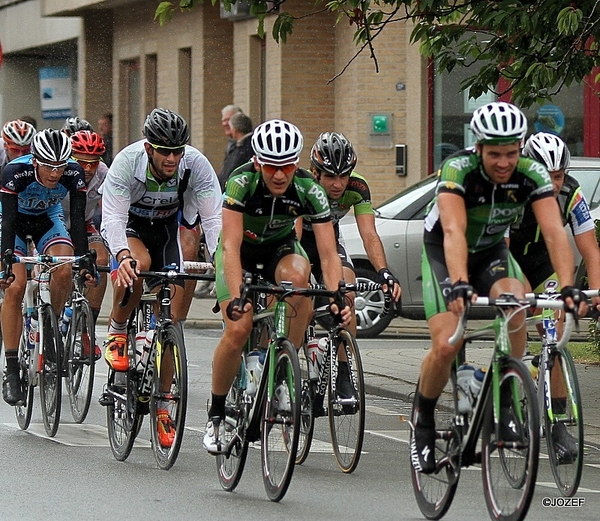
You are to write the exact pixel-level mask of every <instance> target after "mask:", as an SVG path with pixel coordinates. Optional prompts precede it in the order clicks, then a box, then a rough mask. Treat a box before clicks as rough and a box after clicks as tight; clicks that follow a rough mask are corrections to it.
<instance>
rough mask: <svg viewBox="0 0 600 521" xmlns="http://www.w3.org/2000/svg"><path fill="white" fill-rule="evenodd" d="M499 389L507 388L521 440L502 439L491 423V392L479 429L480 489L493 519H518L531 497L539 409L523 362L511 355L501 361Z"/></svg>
mask: <svg viewBox="0 0 600 521" xmlns="http://www.w3.org/2000/svg"><path fill="white" fill-rule="evenodd" d="M500 364H501V365H500V378H499V381H500V391H501V392H506V390H507V389H510V393H511V395H512V404H511V409H512V413H513V416H514V418H515V420H516V421H517V422H519V423H520V425H519V427H518V430H519V431H520V432H521V438H522V439H521V440H520V441H517V442H504V441H503V440H502V439H501V437H500V436H499V435H498V432H499V430H500V429H499V427H500V426H499V425H498V426H496V425H495V423H494V414H493V413H494V405H493V400H492V397H491V396H490V398H489V400H488V403H487V405H486V412H485V419H484V423H483V429H482V476H483V492H484V495H485V500H486V504H487V508H488V511H489V513H490V516H491V517H492V519H503V520H506V521H519V520H521V519H524V517H525V516H526V515H527V511H528V509H529V505H530V503H531V498H532V497H533V492H534V487H535V480H536V476H537V469H538V457H539V442H540V439H539V413H538V407H537V402H536V393H535V388H534V384H533V380H532V379H531V376H530V375H529V371H528V370H527V368H526V367H525V365H524V364H523V363H522V362H521V361H520V360H516V359H514V358H512V357H507V358H505V359H504V360H502V361H501V362H500Z"/></svg>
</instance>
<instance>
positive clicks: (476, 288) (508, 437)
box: [411, 102, 587, 473]
mask: <svg viewBox="0 0 600 521" xmlns="http://www.w3.org/2000/svg"><path fill="white" fill-rule="evenodd" d="M471 130H472V131H473V133H474V135H475V138H476V144H475V147H474V148H471V149H466V150H462V151H459V152H457V153H455V154H453V155H451V156H450V157H449V158H447V159H446V160H445V161H444V163H443V164H442V166H441V169H440V172H439V173H438V175H439V180H438V185H437V189H436V196H435V197H434V199H433V201H432V202H431V204H430V206H429V208H428V212H427V215H426V218H425V231H424V244H423V258H422V273H423V295H424V302H425V312H426V316H427V319H428V326H429V331H430V334H431V340H432V348H431V350H430V351H429V353H428V354H427V355H426V356H425V358H424V359H423V363H422V365H421V374H420V378H419V385H418V389H417V393H416V396H415V411H416V421H415V425H414V435H413V437H412V440H411V461H412V464H413V466H414V468H415V469H416V470H418V471H421V472H424V473H431V472H433V471H434V470H435V466H436V462H435V430H434V429H435V421H434V409H435V405H436V402H437V399H438V397H439V395H440V394H441V392H442V390H443V388H444V386H445V385H446V382H447V380H448V377H449V375H450V368H451V365H452V362H453V360H454V358H455V356H456V353H457V352H458V350H459V349H460V345H458V346H451V345H450V344H449V343H448V339H449V338H450V336H451V335H452V333H453V332H454V330H455V328H456V325H457V323H458V319H459V316H460V314H461V313H462V311H463V310H464V305H465V299H467V298H471V296H475V295H474V294H475V293H476V292H480V293H483V294H488V295H490V296H491V297H497V296H499V295H500V294H502V293H512V294H514V295H515V296H516V297H523V296H524V293H525V288H524V285H523V275H522V273H521V270H520V268H519V266H518V264H517V263H516V262H515V260H514V259H513V257H512V256H511V254H510V251H509V250H508V246H507V245H506V242H505V241H504V240H503V238H504V233H505V230H506V228H507V227H508V226H509V225H510V224H511V223H512V222H514V220H515V217H516V216H517V215H518V214H519V213H520V212H521V211H522V209H523V207H524V206H525V204H526V203H527V202H528V201H531V204H532V209H533V212H534V214H535V216H536V219H537V221H538V223H539V225H540V229H541V232H542V233H543V235H544V237H546V242H547V244H548V249H549V253H550V258H551V260H552V265H553V266H554V268H555V271H556V272H557V273H558V277H559V280H560V282H561V285H562V288H563V289H562V296H563V297H564V298H565V300H566V306H568V307H569V308H570V309H574V308H575V306H576V305H578V308H579V311H580V312H585V311H586V310H587V305H586V303H585V298H582V296H581V293H580V292H579V290H578V289H576V288H574V287H573V286H572V284H573V275H572V271H573V265H574V260H573V253H572V252H571V249H570V247H569V242H568V239H567V235H566V232H565V230H564V228H563V224H562V220H561V218H560V212H559V211H558V206H557V205H556V203H555V201H554V199H553V189H552V182H551V180H550V176H549V175H548V171H547V170H546V168H545V167H544V166H543V165H541V164H540V163H537V162H536V161H534V160H532V159H529V158H525V157H520V146H521V142H522V140H523V138H524V137H525V133H526V132H527V120H526V118H525V115H524V114H523V113H522V112H521V111H520V110H519V109H518V108H517V107H516V106H514V105H511V104H510V103H505V102H493V103H489V104H487V105H484V106H482V107H480V108H478V109H477V110H475V112H474V113H473V116H472V119H471ZM542 217H543V219H542ZM524 322H525V317H524V314H523V313H518V314H516V315H515V316H514V317H513V319H512V320H511V322H510V330H511V333H510V341H511V345H512V354H513V355H514V356H515V357H517V358H521V355H522V354H523V349H524V347H525V335H526V330H525V327H524ZM500 400H501V419H500V420H501V421H500V435H501V437H502V438H503V439H504V440H505V441H519V440H521V439H522V434H523V429H522V426H521V425H520V424H519V421H518V419H517V416H516V415H515V413H514V412H513V410H512V408H511V396H510V393H509V392H502V394H501V398H500Z"/></svg>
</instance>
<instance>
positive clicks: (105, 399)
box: [98, 393, 112, 407]
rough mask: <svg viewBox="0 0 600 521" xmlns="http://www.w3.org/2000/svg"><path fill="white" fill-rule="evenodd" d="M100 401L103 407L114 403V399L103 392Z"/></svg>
mask: <svg viewBox="0 0 600 521" xmlns="http://www.w3.org/2000/svg"><path fill="white" fill-rule="evenodd" d="M98 403H99V404H100V405H102V407H108V406H109V405H111V404H112V399H111V398H110V396H109V395H108V394H107V393H102V394H101V395H100V398H98Z"/></svg>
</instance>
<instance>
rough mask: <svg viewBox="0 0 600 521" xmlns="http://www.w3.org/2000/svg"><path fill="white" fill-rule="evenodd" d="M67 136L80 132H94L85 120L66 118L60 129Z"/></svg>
mask: <svg viewBox="0 0 600 521" xmlns="http://www.w3.org/2000/svg"><path fill="white" fill-rule="evenodd" d="M61 130H62V131H63V132H64V133H65V134H67V136H72V135H73V134H75V132H79V131H80V130H94V129H93V128H92V125H90V122H89V121H88V120H87V119H83V118H78V117H77V116H75V117H74V118H67V119H65V122H64V124H63V126H62V129H61Z"/></svg>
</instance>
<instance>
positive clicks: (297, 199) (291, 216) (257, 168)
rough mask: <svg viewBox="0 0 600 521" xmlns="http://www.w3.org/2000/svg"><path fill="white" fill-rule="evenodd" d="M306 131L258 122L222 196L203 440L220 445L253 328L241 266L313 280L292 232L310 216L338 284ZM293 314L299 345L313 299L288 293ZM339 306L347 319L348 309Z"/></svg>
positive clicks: (275, 278) (293, 336)
mask: <svg viewBox="0 0 600 521" xmlns="http://www.w3.org/2000/svg"><path fill="white" fill-rule="evenodd" d="M302 143H303V138H302V134H301V133H300V131H299V130H298V128H297V127H296V126H295V125H292V124H291V123H288V122H287V121H282V120H278V119H273V120H269V121H266V122H264V123H262V124H261V125H259V126H258V127H257V128H256V129H255V131H254V134H253V136H252V148H253V150H254V154H255V155H254V158H253V161H252V162H251V163H247V164H245V165H242V166H240V167H239V168H238V169H236V170H234V172H233V173H232V175H231V177H230V178H229V180H228V181H227V184H226V189H225V194H224V195H223V231H222V233H221V238H220V242H219V247H218V248H217V253H216V255H215V268H216V270H217V273H216V290H217V299H218V301H219V306H220V308H221V313H222V315H223V321H224V323H225V330H224V333H223V336H222V338H221V340H220V341H219V344H218V345H217V347H216V349H215V353H214V355H213V374H212V399H211V406H210V409H209V412H208V417H209V419H208V423H207V424H206V433H205V436H204V447H205V448H206V449H207V450H208V451H209V452H210V453H216V452H217V450H218V449H217V444H216V440H215V431H216V430H217V429H218V428H219V426H222V422H221V420H222V419H223V418H224V417H225V397H226V395H227V393H228V391H229V388H230V387H231V383H232V382H233V380H234V378H235V375H236V374H237V372H238V369H239V364H240V354H241V352H242V349H243V346H244V344H245V342H246V340H247V339H248V337H249V336H250V332H251V329H252V313H251V310H252V305H251V303H250V302H249V301H246V302H240V283H241V282H242V280H243V279H242V270H246V271H249V272H251V273H254V272H255V271H256V269H257V265H262V266H263V269H262V275H263V277H264V278H265V280H267V281H270V282H274V283H280V282H281V281H290V282H291V283H292V284H293V285H294V286H296V287H308V281H309V277H310V264H309V262H308V259H307V258H306V254H305V252H304V250H303V249H302V247H301V246H300V244H299V242H298V240H297V238H296V234H295V232H294V220H295V219H296V218H298V217H301V216H302V215H306V214H309V215H311V216H312V223H313V230H314V233H315V237H316V240H317V245H318V248H319V254H320V256H321V265H322V269H323V277H324V279H325V283H326V284H327V287H328V288H330V289H337V287H338V283H339V281H340V280H342V277H343V274H342V265H341V262H340V259H339V257H338V256H337V251H336V248H335V244H336V242H335V236H334V232H333V226H332V224H331V216H330V212H329V204H328V203H327V197H326V195H325V192H324V191H323V189H322V188H321V187H320V186H319V185H318V184H317V183H316V182H315V181H314V179H313V177H312V175H311V174H310V173H309V172H307V171H306V170H303V169H300V168H298V162H299V160H300V152H301V151H302ZM289 303H290V307H291V308H292V309H293V310H294V314H293V316H292V317H290V321H289V338H290V341H291V342H292V343H293V344H294V345H296V346H300V345H301V342H302V339H303V338H304V332H305V330H306V328H307V326H308V323H309V321H310V315H311V301H310V300H309V299H307V298H304V297H296V298H290V300H289ZM332 307H333V311H335V312H339V313H341V316H342V321H343V324H344V325H348V324H349V322H350V308H349V307H348V306H345V307H344V309H343V310H338V309H337V306H335V305H332Z"/></svg>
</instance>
